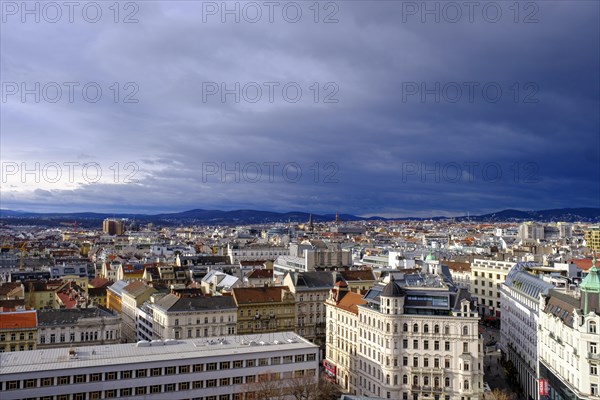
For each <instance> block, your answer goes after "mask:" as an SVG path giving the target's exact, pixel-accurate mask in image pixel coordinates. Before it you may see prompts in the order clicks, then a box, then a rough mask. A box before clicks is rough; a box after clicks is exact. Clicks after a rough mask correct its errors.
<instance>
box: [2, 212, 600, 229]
mask: <svg viewBox="0 0 600 400" xmlns="http://www.w3.org/2000/svg"><path fill="white" fill-rule="evenodd" d="M105 218H127V219H130V220H135V221H136V222H138V223H143V224H145V223H154V224H156V225H166V226H177V225H194V224H196V225H246V224H265V223H275V222H288V221H291V222H296V223H297V222H307V221H308V218H309V214H308V213H305V212H287V213H279V212H273V211H257V210H234V211H221V210H202V209H196V210H189V211H183V212H178V213H168V214H154V215H150V214H131V213H120V214H114V213H113V214H107V213H93V212H82V213H32V212H25V211H13V210H3V209H0V223H4V224H10V225H44V226H60V225H67V224H72V223H77V225H79V226H82V227H94V226H95V227H98V226H100V224H101V221H102V220H103V219H105ZM312 218H313V221H314V222H328V221H334V220H335V214H313V215H312ZM340 219H341V220H342V221H373V220H388V221H389V220H443V219H448V217H443V216H437V217H431V218H410V217H407V218H382V217H369V218H365V217H359V216H356V215H351V214H340ZM454 220H456V221H466V220H469V221H479V222H519V221H544V222H551V221H565V222H578V221H580V222H600V208H559V209H554V210H540V211H521V210H503V211H499V212H496V213H492V214H484V215H472V216H461V217H455V218H454Z"/></svg>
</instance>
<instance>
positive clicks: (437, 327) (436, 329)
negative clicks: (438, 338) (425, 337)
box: [433, 324, 440, 333]
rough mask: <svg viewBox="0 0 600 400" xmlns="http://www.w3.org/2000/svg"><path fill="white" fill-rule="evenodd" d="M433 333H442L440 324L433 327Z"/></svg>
mask: <svg viewBox="0 0 600 400" xmlns="http://www.w3.org/2000/svg"><path fill="white" fill-rule="evenodd" d="M433 333H440V326H439V325H438V324H435V325H434V326H433Z"/></svg>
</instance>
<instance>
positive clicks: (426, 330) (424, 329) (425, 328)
mask: <svg viewBox="0 0 600 400" xmlns="http://www.w3.org/2000/svg"><path fill="white" fill-rule="evenodd" d="M423 332H425V333H429V324H425V325H424V326H423Z"/></svg>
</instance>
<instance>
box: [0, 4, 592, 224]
mask: <svg viewBox="0 0 600 400" xmlns="http://www.w3.org/2000/svg"><path fill="white" fill-rule="evenodd" d="M8 4H9V6H7V5H6V3H3V6H2V7H3V10H2V18H3V23H2V24H1V29H2V32H1V35H0V40H1V45H2V60H1V63H0V68H1V74H2V103H1V104H0V105H1V107H2V110H1V113H2V114H1V120H0V121H1V122H0V124H1V126H0V127H1V136H0V141H1V142H0V144H1V146H0V155H1V159H2V196H1V203H2V204H1V206H2V208H13V209H27V210H32V211H46V210H53V211H60V210H64V211H81V210H86V211H134V210H135V211H147V212H153V211H178V210H184V209H190V208H211V209H214V208H218V209H235V208H257V209H267V210H276V211H286V210H312V211H314V212H335V211H336V210H339V211H340V212H346V213H353V214H359V215H374V214H380V215H388V216H389V215H398V216H406V215H418V216H425V215H436V214H447V215H456V214H463V213H466V212H468V211H469V212H471V213H478V212H486V211H494V210H498V209H503V208H521V209H543V208H557V207H570V206H594V207H598V206H600V200H599V199H600V135H598V132H599V128H600V121H599V113H598V109H599V98H598V97H599V93H600V83H599V77H598V69H599V67H600V60H599V52H598V48H599V47H600V43H599V37H600V35H599V26H600V21H599V18H598V16H599V7H600V5H599V4H598V3H597V2H528V3H521V4H520V6H519V8H517V9H515V7H514V5H513V3H512V2H477V3H476V4H475V5H474V6H473V8H472V9H468V8H466V7H465V6H464V4H463V3H462V2H427V3H422V2H390V1H374V2H373V1H368V2H367V1H350V2H321V3H317V4H318V6H317V7H315V3H314V2H274V3H263V2H256V3H253V2H250V3H248V2H227V3H222V2H189V1H185V2H178V1H170V2H154V1H140V2H129V3H119V5H120V8H119V9H118V13H117V10H116V9H115V8H114V6H113V8H110V7H111V4H112V3H110V4H109V3H104V2H100V3H93V4H98V5H99V6H98V7H99V8H98V7H96V6H93V5H92V3H85V2H84V3H80V6H79V7H78V8H76V9H74V10H73V14H72V15H69V10H67V9H66V8H63V9H61V10H60V11H61V12H62V14H61V17H60V18H58V17H57V15H58V14H57V13H56V10H53V9H50V8H47V9H45V8H44V6H43V3H41V4H40V5H38V11H36V9H34V14H27V13H23V10H22V9H20V7H22V4H23V3H20V2H15V3H14V4H13V3H12V2H8ZM31 4H35V3H31ZM58 4H60V3H58ZM223 4H226V7H227V9H226V10H225V9H223V8H222V5H223ZM267 4H271V5H270V6H267ZM424 4H427V5H426V6H424ZM511 5H512V8H511ZM10 6H12V8H11V7H10ZM14 7H16V9H15V8H14ZM31 7H34V6H31ZM269 7H272V8H269ZM425 7H427V8H425ZM98 10H100V11H101V14H98V13H97V11H98ZM35 12H38V15H35ZM35 17H39V22H36V20H35ZM70 17H72V18H71V19H72V21H73V22H70V21H69V18H70ZM236 18H237V21H236ZM53 20H56V22H51V21H53ZM95 20H97V22H93V21H95ZM136 20H137V22H136ZM115 21H117V22H115ZM125 21H128V22H130V23H125ZM336 21H337V22H336ZM59 94H60V97H59ZM27 171H29V172H27Z"/></svg>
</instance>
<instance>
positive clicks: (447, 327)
mask: <svg viewBox="0 0 600 400" xmlns="http://www.w3.org/2000/svg"><path fill="white" fill-rule="evenodd" d="M444 334H445V335H449V334H450V327H449V326H448V325H446V326H444Z"/></svg>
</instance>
